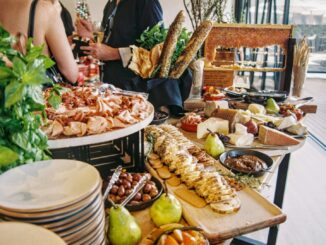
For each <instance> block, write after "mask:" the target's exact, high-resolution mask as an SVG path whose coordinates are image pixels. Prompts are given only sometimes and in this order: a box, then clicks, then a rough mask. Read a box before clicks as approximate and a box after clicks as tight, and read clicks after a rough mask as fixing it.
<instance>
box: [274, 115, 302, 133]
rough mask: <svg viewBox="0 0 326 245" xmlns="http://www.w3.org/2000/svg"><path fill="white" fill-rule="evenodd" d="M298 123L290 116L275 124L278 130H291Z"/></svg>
mask: <svg viewBox="0 0 326 245" xmlns="http://www.w3.org/2000/svg"><path fill="white" fill-rule="evenodd" d="M296 123H297V119H296V118H295V117H294V116H288V117H284V118H282V119H280V120H278V121H277V122H275V125H276V126H277V128H278V129H280V130H282V129H286V128H289V127H291V126H293V125H295V124H296Z"/></svg>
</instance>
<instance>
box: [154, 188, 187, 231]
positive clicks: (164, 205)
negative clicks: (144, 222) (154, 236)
mask: <svg viewBox="0 0 326 245" xmlns="http://www.w3.org/2000/svg"><path fill="white" fill-rule="evenodd" d="M149 213H150V216H151V218H152V220H153V222H154V224H155V225H156V226H157V227H159V226H161V225H165V224H170V223H178V222H179V221H180V219H181V215H182V206H181V204H180V202H179V201H178V199H177V198H175V197H174V196H173V195H171V194H166V193H163V194H162V195H161V196H160V198H159V199H157V200H156V201H155V202H154V203H153V205H152V206H151V208H150V210H149Z"/></svg>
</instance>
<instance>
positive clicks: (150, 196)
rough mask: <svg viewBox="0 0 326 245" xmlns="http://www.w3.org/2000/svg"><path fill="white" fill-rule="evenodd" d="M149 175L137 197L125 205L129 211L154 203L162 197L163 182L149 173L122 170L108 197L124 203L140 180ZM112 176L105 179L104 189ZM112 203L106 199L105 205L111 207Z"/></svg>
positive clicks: (115, 201) (118, 202) (117, 202)
mask: <svg viewBox="0 0 326 245" xmlns="http://www.w3.org/2000/svg"><path fill="white" fill-rule="evenodd" d="M144 175H147V178H148V180H147V182H146V184H145V186H144V187H143V189H141V190H140V191H139V192H138V193H137V194H136V195H135V197H134V198H133V199H132V200H131V201H130V202H129V203H128V204H127V205H126V206H125V207H126V208H127V209H128V210H129V211H138V210H142V209H145V208H147V207H149V206H151V205H152V203H153V202H154V201H155V200H156V199H158V198H159V197H160V195H161V194H162V192H163V186H162V184H161V182H160V181H159V180H158V179H156V178H155V177H153V176H152V175H151V174H149V173H127V172H122V173H121V174H120V176H119V179H118V180H117V181H116V182H115V183H114V185H113V186H112V188H111V190H110V194H109V195H108V198H110V199H111V201H113V202H114V203H116V204H120V203H122V202H123V201H124V200H125V199H126V197H128V196H129V194H130V193H131V192H132V190H133V188H134V186H135V185H136V184H137V183H138V181H139V180H140V179H141V178H142V177H143V176H144ZM110 178H111V176H109V177H108V178H107V180H103V190H105V189H106V186H107V184H108V183H109V181H110ZM110 206H111V203H110V202H109V201H108V200H106V201H105V207H110Z"/></svg>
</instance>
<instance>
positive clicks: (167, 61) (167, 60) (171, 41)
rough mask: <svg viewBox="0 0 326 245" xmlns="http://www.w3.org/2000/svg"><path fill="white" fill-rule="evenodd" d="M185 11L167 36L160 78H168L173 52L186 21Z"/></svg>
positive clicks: (181, 12) (178, 16) (162, 55)
mask: <svg viewBox="0 0 326 245" xmlns="http://www.w3.org/2000/svg"><path fill="white" fill-rule="evenodd" d="M185 18H186V17H185V14H184V11H183V10H181V11H180V12H179V13H178V15H177V16H176V17H175V19H174V21H173V23H172V24H171V26H170V28H169V31H168V34H167V36H166V39H165V42H164V46H163V51H162V54H161V61H160V63H161V69H160V73H159V77H160V78H166V77H167V76H168V75H169V72H170V67H171V60H172V56H173V53H174V51H175V49H176V47H177V42H178V38H179V36H180V34H181V31H182V25H183V23H184V22H185Z"/></svg>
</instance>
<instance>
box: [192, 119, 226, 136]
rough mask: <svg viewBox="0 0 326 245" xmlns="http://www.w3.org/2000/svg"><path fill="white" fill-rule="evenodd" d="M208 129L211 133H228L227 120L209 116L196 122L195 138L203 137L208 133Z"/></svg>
mask: <svg viewBox="0 0 326 245" xmlns="http://www.w3.org/2000/svg"><path fill="white" fill-rule="evenodd" d="M208 129H209V130H210V131H212V132H213V133H220V134H224V135H227V134H228V133H229V121H228V120H223V119H220V118H215V117H211V118H209V119H207V120H206V121H204V122H202V123H200V124H198V126H197V138H198V139H203V138H205V137H206V136H207V135H208V133H209V131H208Z"/></svg>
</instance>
